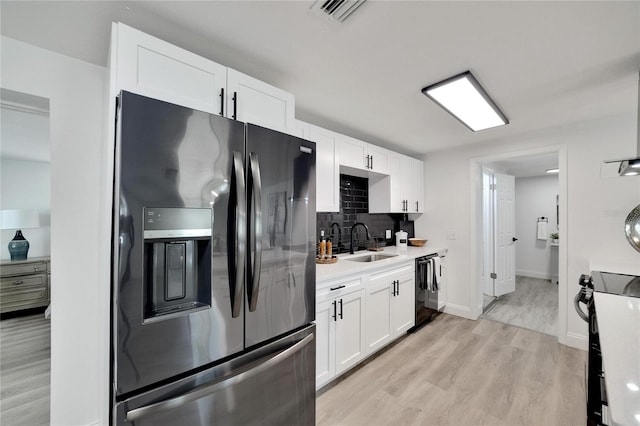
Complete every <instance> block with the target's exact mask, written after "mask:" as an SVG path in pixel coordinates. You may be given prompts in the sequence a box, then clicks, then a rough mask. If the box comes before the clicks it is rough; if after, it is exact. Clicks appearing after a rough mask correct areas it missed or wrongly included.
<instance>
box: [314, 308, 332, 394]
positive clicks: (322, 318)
mask: <svg viewBox="0 0 640 426" xmlns="http://www.w3.org/2000/svg"><path fill="white" fill-rule="evenodd" d="M335 303H336V301H335V300H326V301H321V302H318V303H317V304H316V389H319V388H320V387H321V386H322V385H324V384H325V383H327V382H328V381H329V380H331V379H332V378H333V377H334V376H335V356H334V354H335V346H334V344H335V338H334V335H333V334H334V332H335V320H334V319H333V315H334V309H335V308H334V306H335Z"/></svg>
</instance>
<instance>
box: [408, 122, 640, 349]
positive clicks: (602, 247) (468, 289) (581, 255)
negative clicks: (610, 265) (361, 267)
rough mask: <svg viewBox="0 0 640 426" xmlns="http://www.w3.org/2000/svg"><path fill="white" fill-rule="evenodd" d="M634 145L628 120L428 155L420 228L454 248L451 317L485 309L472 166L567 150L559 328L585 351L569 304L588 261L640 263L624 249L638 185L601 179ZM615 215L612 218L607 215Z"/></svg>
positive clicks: (581, 328)
mask: <svg viewBox="0 0 640 426" xmlns="http://www.w3.org/2000/svg"><path fill="white" fill-rule="evenodd" d="M635 144H636V117H635V114H626V115H623V116H616V117H609V118H603V119H600V120H594V121H590V122H583V123H577V124H574V125H571V126H564V127H559V128H554V129H548V130H544V131H538V132H533V133H529V134H527V135H523V136H520V137H514V138H510V139H509V140H502V141H496V142H494V143H488V144H478V145H473V146H469V147H461V148H457V149H451V150H446V151H440V152H436V153H433V154H428V155H426V156H425V157H424V159H425V195H426V200H427V201H426V203H425V206H426V207H427V208H426V211H425V214H423V215H422V216H421V217H420V218H419V219H418V220H417V221H416V224H415V226H416V232H417V233H419V234H421V235H424V236H425V237H426V238H428V239H429V240H430V241H429V243H430V244H431V243H433V244H434V245H435V246H447V247H449V255H448V257H447V262H448V268H447V272H448V277H447V283H448V284H449V290H448V292H447V299H448V300H447V309H448V311H449V312H452V313H455V314H458V315H461V316H465V317H468V318H474V319H475V318H477V316H478V315H479V314H480V310H481V303H482V302H481V301H480V308H478V300H477V299H478V298H479V296H478V292H477V289H478V283H477V279H476V265H475V247H474V242H475V241H476V237H475V236H472V235H471V229H472V228H474V227H475V226H476V220H477V219H476V218H473V217H470V216H471V215H470V212H471V211H475V210H476V206H472V202H471V200H472V197H471V190H472V179H471V178H472V176H471V175H470V171H471V169H472V167H471V165H472V159H475V158H480V157H486V156H491V155H499V154H504V153H513V154H514V156H515V155H518V154H520V153H523V154H526V153H527V152H526V151H532V150H540V149H541V148H542V147H546V146H566V150H567V159H566V165H564V164H561V167H563V168H564V170H563V171H562V172H561V173H566V176H567V182H568V196H567V197H568V198H567V199H566V202H567V206H568V207H567V212H566V213H567V222H568V223H567V228H568V229H567V230H566V231H563V234H564V237H563V240H562V241H563V242H565V243H566V245H567V246H566V253H567V270H566V271H564V274H563V271H560V288H559V291H560V300H561V301H563V302H564V303H565V306H561V307H560V308H561V309H560V312H561V315H564V317H561V318H560V321H561V322H562V321H564V323H563V324H561V327H560V329H566V333H565V334H564V335H560V336H559V339H560V341H561V342H563V343H567V344H570V345H572V346H576V347H586V343H585V342H586V341H585V340H584V339H585V336H586V330H587V329H586V323H584V321H582V320H581V319H580V318H579V317H578V316H577V314H576V313H575V311H574V308H573V306H572V298H573V296H574V295H575V294H576V293H577V291H578V284H577V280H578V278H579V276H580V274H581V273H586V272H589V260H590V259H594V258H599V259H602V260H607V261H617V262H623V263H634V264H640V256H638V253H637V252H636V251H635V250H633V249H632V248H631V247H630V246H629V245H628V244H627V241H626V239H625V236H624V230H623V223H624V219H625V216H626V214H627V212H629V211H630V210H631V209H632V208H633V207H635V206H636V205H637V204H638V203H639V202H640V178H637V177H627V178H615V179H601V178H600V166H601V161H602V160H603V159H610V158H616V157H627V156H630V155H632V154H634V153H635ZM479 173H480V170H479V169H478V174H479ZM561 178H562V175H561ZM479 180H480V176H478V181H479ZM560 195H561V197H562V193H561V194H560ZM611 212H613V213H614V214H607V213H611ZM561 215H562V212H561ZM472 223H473V225H472ZM561 227H562V222H561ZM479 229H481V227H480V228H479ZM448 230H452V231H455V232H456V240H447V239H446V233H447V231H448ZM563 277H564V278H563ZM563 312H564V314H562V313H563Z"/></svg>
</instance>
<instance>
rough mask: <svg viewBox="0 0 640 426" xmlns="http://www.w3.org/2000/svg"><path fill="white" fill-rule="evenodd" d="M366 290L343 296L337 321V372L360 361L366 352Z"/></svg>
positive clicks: (339, 302) (338, 300)
mask: <svg viewBox="0 0 640 426" xmlns="http://www.w3.org/2000/svg"><path fill="white" fill-rule="evenodd" d="M364 300H365V290H364V289H362V290H358V291H355V292H353V293H349V294H347V295H344V296H341V297H340V298H338V299H337V300H336V301H337V302H338V305H337V311H338V319H337V321H336V350H335V352H336V374H339V373H341V372H343V371H345V370H347V369H349V368H350V367H352V366H354V365H355V364H357V363H358V361H360V360H361V359H362V358H363V357H364V354H365V301H364Z"/></svg>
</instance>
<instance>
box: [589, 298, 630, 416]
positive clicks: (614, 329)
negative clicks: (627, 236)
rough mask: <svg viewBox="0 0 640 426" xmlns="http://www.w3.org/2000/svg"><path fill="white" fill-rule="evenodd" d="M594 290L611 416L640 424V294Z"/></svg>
mask: <svg viewBox="0 0 640 426" xmlns="http://www.w3.org/2000/svg"><path fill="white" fill-rule="evenodd" d="M593 294H594V300H595V304H596V315H597V318H598V331H599V334H600V347H601V350H602V364H603V367H604V374H605V384H606V386H607V399H608V402H609V413H610V416H611V420H612V422H613V424H615V425H640V298H638V297H627V296H621V295H616V294H608V293H598V292H594V293H593Z"/></svg>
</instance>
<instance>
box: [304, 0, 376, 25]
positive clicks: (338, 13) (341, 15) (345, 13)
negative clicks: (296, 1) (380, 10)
mask: <svg viewBox="0 0 640 426" xmlns="http://www.w3.org/2000/svg"><path fill="white" fill-rule="evenodd" d="M365 1H366V0H316V2H315V3H314V4H313V6H311V11H312V12H314V13H316V14H319V15H322V16H325V17H326V18H328V19H330V20H332V21H337V22H344V21H345V19H347V18H348V17H349V16H351V14H352V13H353V12H355V11H356V9H358V8H359V7H360V6H362V4H363V3H364V2H365Z"/></svg>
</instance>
